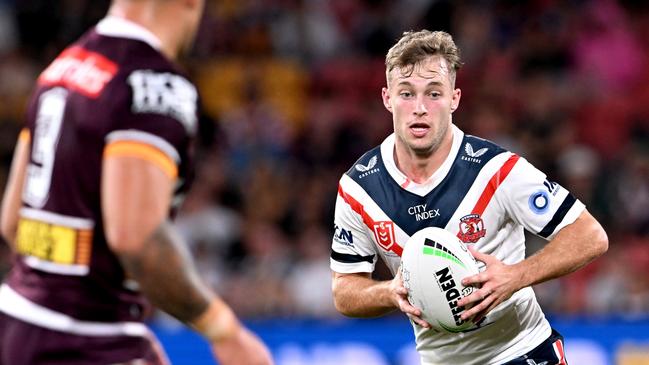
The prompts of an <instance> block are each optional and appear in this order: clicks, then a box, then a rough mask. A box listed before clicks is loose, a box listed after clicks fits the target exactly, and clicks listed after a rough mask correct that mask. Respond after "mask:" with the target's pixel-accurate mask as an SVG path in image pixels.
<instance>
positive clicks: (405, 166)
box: [393, 134, 453, 184]
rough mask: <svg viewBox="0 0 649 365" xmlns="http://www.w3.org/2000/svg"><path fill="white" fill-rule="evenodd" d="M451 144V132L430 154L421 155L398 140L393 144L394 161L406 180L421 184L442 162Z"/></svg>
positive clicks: (449, 150)
mask: <svg viewBox="0 0 649 365" xmlns="http://www.w3.org/2000/svg"><path fill="white" fill-rule="evenodd" d="M452 145H453V136H452V134H451V135H450V136H449V137H448V138H446V139H445V140H444V142H442V144H441V145H440V146H439V148H437V149H436V150H434V151H432V152H431V153H430V154H426V155H421V154H417V153H415V151H413V150H411V149H409V148H408V147H406V146H405V145H403V144H400V143H399V141H396V143H395V146H394V152H393V153H394V162H395V165H396V166H397V168H398V169H399V171H401V172H402V173H403V174H404V175H406V177H407V178H408V180H410V181H412V182H414V183H416V184H423V183H425V182H427V181H428V180H429V179H430V178H431V176H433V174H435V172H436V171H437V170H438V169H439V168H440V167H441V166H442V164H444V161H446V158H447V157H448V154H449V153H450V152H451V147H452Z"/></svg>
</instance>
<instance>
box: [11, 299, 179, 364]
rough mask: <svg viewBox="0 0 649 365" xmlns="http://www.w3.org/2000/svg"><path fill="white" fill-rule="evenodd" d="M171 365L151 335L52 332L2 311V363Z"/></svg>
mask: <svg viewBox="0 0 649 365" xmlns="http://www.w3.org/2000/svg"><path fill="white" fill-rule="evenodd" d="M113 364H119V365H168V364H169V362H168V360H167V357H166V355H165V354H164V353H163V352H162V349H161V347H160V345H159V343H158V341H157V340H156V339H155V337H153V335H151V337H132V336H112V337H110V336H108V337H89V336H78V335H72V334H68V333H63V332H58V331H52V330H49V329H46V328H42V327H38V326H34V325H31V324H29V323H25V322H23V321H21V320H18V319H15V318H13V317H10V316H7V315H6V314H4V313H2V312H0V365H113Z"/></svg>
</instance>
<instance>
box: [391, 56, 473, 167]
mask: <svg viewBox="0 0 649 365" xmlns="http://www.w3.org/2000/svg"><path fill="white" fill-rule="evenodd" d="M407 71H408V70H407V69H396V68H395V69H393V70H392V71H391V72H390V74H389V75H388V87H387V88H383V104H384V105H385V107H386V108H387V109H388V110H389V111H390V112H391V113H392V120H393V123H394V132H395V135H396V137H397V141H396V143H397V148H403V147H405V148H406V149H407V150H408V151H409V152H411V153H414V154H416V155H418V156H430V155H431V154H433V153H434V152H435V151H437V149H438V148H439V146H440V145H441V144H442V143H443V142H444V141H445V140H450V139H449V138H446V137H449V136H450V133H451V130H450V125H451V114H452V113H453V112H454V111H455V109H457V107H458V105H459V103H460V95H461V93H460V89H454V85H453V79H452V77H451V70H450V68H449V66H448V64H447V62H446V60H445V59H444V58H443V57H441V56H430V57H428V58H427V59H425V60H424V61H423V62H421V63H420V64H417V65H415V68H414V70H413V72H412V73H406V72H407ZM399 145H401V147H399Z"/></svg>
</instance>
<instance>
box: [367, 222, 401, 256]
mask: <svg viewBox="0 0 649 365" xmlns="http://www.w3.org/2000/svg"><path fill="white" fill-rule="evenodd" d="M372 230H373V231H374V238H375V239H376V243H378V244H379V246H381V247H382V248H383V249H385V250H389V249H390V247H392V246H393V245H394V241H395V239H394V223H392V222H390V221H381V222H375V223H374V227H373V229H372Z"/></svg>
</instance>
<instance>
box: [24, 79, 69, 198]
mask: <svg viewBox="0 0 649 365" xmlns="http://www.w3.org/2000/svg"><path fill="white" fill-rule="evenodd" d="M67 96H68V92H67V90H65V89H63V88H60V87H57V88H54V89H52V90H48V91H46V92H44V93H43V94H41V96H40V98H39V99H38V110H37V113H36V127H35V130H34V137H33V142H32V155H31V162H30V163H29V166H28V167H27V181H26V184H25V190H24V191H23V200H24V201H25V202H26V203H27V204H29V205H31V206H32V207H34V208H42V207H43V206H44V205H45V203H46V202H47V198H48V197H49V194H50V184H51V182H52V170H53V169H54V156H55V153H56V146H57V145H58V143H59V137H60V136H61V124H63V115H64V112H65V103H66V101H67Z"/></svg>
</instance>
